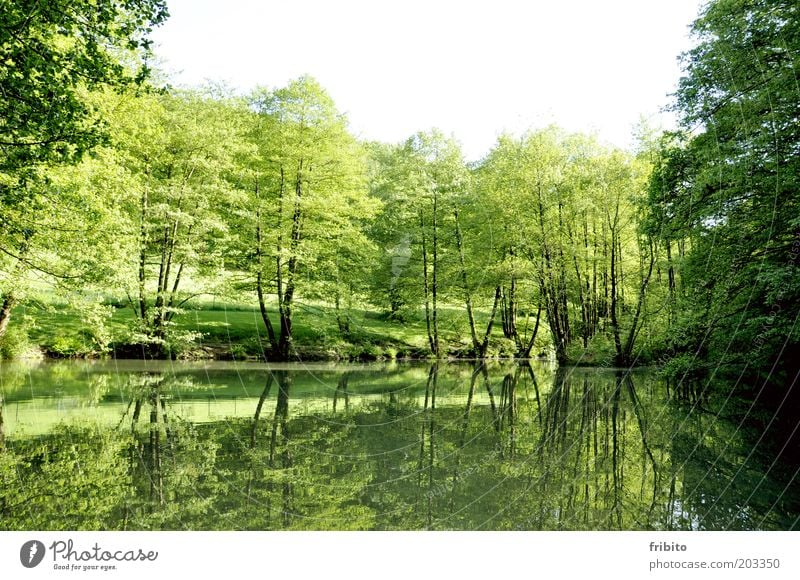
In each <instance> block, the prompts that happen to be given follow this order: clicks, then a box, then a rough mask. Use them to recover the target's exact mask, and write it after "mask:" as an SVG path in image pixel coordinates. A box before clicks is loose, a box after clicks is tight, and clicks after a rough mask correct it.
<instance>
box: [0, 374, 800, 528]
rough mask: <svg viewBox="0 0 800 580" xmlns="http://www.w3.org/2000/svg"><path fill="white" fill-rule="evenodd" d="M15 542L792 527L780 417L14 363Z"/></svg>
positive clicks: (3, 455)
mask: <svg viewBox="0 0 800 580" xmlns="http://www.w3.org/2000/svg"><path fill="white" fill-rule="evenodd" d="M0 394H2V402H0V410H1V412H2V415H1V419H0V440H1V441H2V443H0V444H1V445H2V451H0V514H1V515H2V519H0V527H1V528H2V529H5V530H15V529H109V530H123V529H125V530H151V529H175V530H183V529H202V530H218V529H221V530H243V529H249V530H284V529H311V530H334V529H336V530H338V529H358V530H362V529H366V530H373V529H378V530H427V529H436V530H790V529H798V527H800V524H798V517H799V516H800V490H799V489H798V487H799V486H798V485H796V477H797V474H798V471H797V468H798V465H797V462H796V461H794V460H793V459H791V457H790V456H788V454H787V453H788V452H787V449H786V447H785V446H784V447H781V445H780V444H779V443H776V441H775V440H773V438H772V437H771V436H770V437H764V436H763V434H764V429H763V426H764V425H765V424H768V418H766V419H765V418H764V416H763V414H762V413H761V412H760V411H758V410H756V409H755V408H751V407H749V406H748V405H746V404H745V403H743V402H741V401H738V400H736V399H732V398H728V397H726V396H724V391H722V390H720V389H711V388H708V387H707V386H706V385H703V384H697V385H688V384H687V385H681V386H678V387H676V386H670V385H668V384H666V383H665V382H664V381H663V380H662V379H660V378H659V377H658V375H657V374H656V373H654V372H652V371H648V370H635V371H633V372H630V373H627V372H622V371H616V370H613V369H588V368H566V369H565V368H561V369H556V368H555V367H554V366H552V365H549V364H547V363H542V362H531V363H530V364H528V363H501V362H490V363H487V364H477V363H469V362H459V363H446V362H440V363H438V364H428V363H400V362H398V363H394V362H392V363H376V364H324V363H321V364H282V365H281V364H271V365H264V364H257V363H235V362H187V363H182V362H169V361H123V360H112V361H60V362H52V361H42V362H15V363H2V365H0Z"/></svg>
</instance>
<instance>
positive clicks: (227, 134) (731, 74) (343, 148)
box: [0, 0, 800, 384]
mask: <svg viewBox="0 0 800 580" xmlns="http://www.w3.org/2000/svg"><path fill="white" fill-rule="evenodd" d="M6 4H7V3H3V7H4V9H3V11H2V14H3V15H2V17H1V18H2V22H1V23H0V24H2V25H1V26H0V31H2V32H1V34H2V42H0V46H2V51H3V58H2V59H0V61H1V62H0V83H2V92H3V94H4V95H5V96H4V99H3V100H2V103H3V104H2V107H3V110H2V111H0V113H2V115H0V118H2V119H3V120H2V122H0V135H1V136H2V138H1V139H0V141H1V143H0V221H2V230H1V231H0V353H1V354H2V356H3V357H4V358H8V357H11V356H19V355H23V354H25V353H30V352H31V351H32V350H33V351H38V352H44V353H45V354H50V355H56V356H105V355H111V354H115V355H116V356H125V357H147V358H150V357H153V358H168V357H198V356H216V357H233V358H247V357H251V358H256V359H259V360H268V361H285V360H297V359H311V358H394V357H414V358H422V357H430V358H444V357H468V358H485V357H496V356H504V357H517V358H529V357H533V356H538V355H542V354H544V355H547V356H552V357H554V358H555V359H556V360H557V361H558V362H559V363H568V362H573V363H575V362H577V363H584V364H592V365H600V366H631V365H637V364H658V365H661V366H663V367H664V368H665V372H667V373H670V374H672V375H673V376H676V377H682V376H687V375H689V376H699V375H708V374H722V375H729V376H733V377H737V376H748V377H757V378H760V379H765V380H766V379H769V380H770V381H774V382H776V383H781V384H789V383H792V382H793V381H794V380H795V379H796V376H797V373H798V370H799V369H800V367H798V361H800V351H799V350H798V349H799V347H798V345H799V344H800V340H799V339H800V329H798V328H797V326H796V320H797V315H798V304H800V276H798V274H797V267H798V264H797V257H798V254H800V238H799V237H798V231H800V229H798V228H800V219H798V216H800V211H799V210H800V208H799V207H798V201H799V200H800V195H798V178H799V177H800V171H798V156H797V153H798V147H800V134H798V131H800V129H798V125H797V122H796V121H797V118H798V113H799V111H798V107H800V105H798V103H800V98H798V97H800V95H798V89H797V85H796V70H797V65H798V54H800V50H798V48H800V47H798V38H800V36H799V35H798V21H799V20H798V18H797V16H798V15H797V7H796V6H795V5H794V4H792V3H789V2H782V1H777V2H775V1H773V2H769V3H765V2H760V1H753V0H748V1H744V2H730V1H727V0H717V1H715V2H711V3H710V4H708V5H707V7H706V8H705V9H704V11H703V13H702V14H701V15H700V17H699V18H698V20H697V21H696V22H695V23H694V25H693V30H694V33H695V41H696V43H695V48H694V49H692V50H691V51H689V52H688V53H686V54H685V55H683V69H684V76H683V77H682V79H681V81H680V85H679V89H678V91H677V94H676V95H675V98H674V107H675V109H676V111H677V112H678V113H679V115H680V118H681V123H682V125H681V126H682V128H681V130H679V131H677V132H672V133H664V134H658V133H656V132H653V131H649V130H648V129H647V128H645V127H642V128H641V131H640V135H639V141H638V145H637V147H636V149H635V150H634V151H625V150H621V149H618V148H614V147H611V146H608V145H605V144H603V143H601V142H599V141H598V140H596V139H595V138H593V137H592V136H590V135H585V134H572V133H568V132H566V131H564V130H562V129H559V128H558V127H547V128H543V129H537V130H531V131H529V132H526V133H522V134H507V135H503V136H501V137H500V138H499V139H498V141H497V143H496V144H495V146H494V147H493V148H492V150H491V151H489V152H488V153H487V154H486V155H485V156H484V157H483V158H482V159H481V160H480V161H478V162H469V163H468V162H466V161H465V159H464V157H463V154H462V152H461V150H460V148H459V145H458V143H457V141H455V140H454V139H453V138H450V137H448V136H446V135H443V134H442V133H440V132H438V131H436V130H428V131H423V132H419V133H417V134H414V135H411V136H409V137H408V139H406V140H405V141H403V142H401V143H396V144H387V143H375V142H362V141H359V140H358V139H357V138H356V137H355V136H354V135H353V134H352V133H351V132H350V131H349V129H348V125H347V119H346V117H345V116H344V115H343V114H342V113H341V112H340V111H339V110H338V109H337V107H336V104H335V103H334V102H333V100H332V99H331V97H330V96H329V95H328V93H327V92H326V91H325V89H324V88H323V87H322V86H320V84H319V83H317V82H316V81H315V80H314V79H313V78H310V77H307V76H304V77H300V78H297V79H295V80H292V81H290V82H289V83H288V84H287V85H286V86H284V87H280V88H264V87H261V88H257V89H255V90H253V91H252V92H250V93H248V94H233V93H231V92H229V91H226V90H225V89H223V88H220V87H215V86H209V87H204V88H196V89H192V90H178V89H174V88H171V87H169V86H167V85H165V83H164V82H162V81H161V79H160V78H159V76H158V74H157V73H156V74H153V73H152V72H151V71H148V69H147V68H146V67H145V66H143V63H145V62H146V58H145V56H146V50H147V46H148V43H147V40H146V35H147V32H148V31H149V30H150V29H151V28H152V27H153V26H156V25H158V24H159V23H160V22H162V21H163V20H164V19H165V18H166V17H167V14H166V8H165V6H164V3H163V2H162V1H161V0H136V1H134V0H132V1H130V2H125V3H119V2H115V1H112V0H101V1H98V2H97V3H95V4H96V5H97V6H96V7H95V6H94V5H93V7H92V14H88V12H89V11H88V10H85V9H83V8H81V7H79V6H75V7H73V8H71V10H74V11H75V13H74V14H71V13H67V14H66V15H65V16H63V18H62V19H61V20H54V18H55V16H54V14H53V13H51V10H50V8H52V9H53V10H55V8H56V6H55V5H56V4H57V3H55V2H44V3H42V2H39V3H26V2H17V3H14V4H13V6H8V10H7V9H6ZM29 4H30V5H29ZM59 5H60V3H59ZM59 10H60V8H59ZM83 12H87V13H86V14H84V13H83ZM34 49H35V50H34Z"/></svg>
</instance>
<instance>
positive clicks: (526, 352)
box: [518, 300, 542, 358]
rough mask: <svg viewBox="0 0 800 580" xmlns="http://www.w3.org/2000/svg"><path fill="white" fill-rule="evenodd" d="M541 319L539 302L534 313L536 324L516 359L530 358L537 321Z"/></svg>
mask: <svg viewBox="0 0 800 580" xmlns="http://www.w3.org/2000/svg"><path fill="white" fill-rule="evenodd" d="M541 318H542V302H541V300H540V301H539V308H538V310H537V312H536V324H534V326H533V334H531V338H530V340H528V346H526V347H525V350H523V351H522V352H521V353H520V355H519V357H518V358H530V357H531V350H533V343H534V341H535V340H536V335H537V334H538V333H539V321H540V320H541Z"/></svg>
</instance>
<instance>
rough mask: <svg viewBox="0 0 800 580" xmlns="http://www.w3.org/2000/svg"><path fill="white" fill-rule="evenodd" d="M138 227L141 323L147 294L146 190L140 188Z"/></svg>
mask: <svg viewBox="0 0 800 580" xmlns="http://www.w3.org/2000/svg"><path fill="white" fill-rule="evenodd" d="M139 209H140V213H141V215H140V218H141V222H140V227H139V318H141V320H142V323H143V324H147V296H146V294H145V287H144V283H145V280H146V276H147V272H146V270H145V268H146V266H147V190H146V189H144V188H143V189H142V198H141V203H140V207H139Z"/></svg>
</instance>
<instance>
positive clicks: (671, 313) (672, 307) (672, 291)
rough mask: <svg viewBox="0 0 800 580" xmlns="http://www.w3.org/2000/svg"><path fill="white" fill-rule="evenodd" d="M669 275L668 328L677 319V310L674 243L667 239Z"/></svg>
mask: <svg viewBox="0 0 800 580" xmlns="http://www.w3.org/2000/svg"><path fill="white" fill-rule="evenodd" d="M667 268H668V269H667V275H668V278H669V316H668V317H667V325H668V326H667V328H671V327H672V326H673V325H674V324H675V322H676V320H675V318H676V312H675V266H674V264H673V263H672V243H671V242H670V241H669V240H667Z"/></svg>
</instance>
